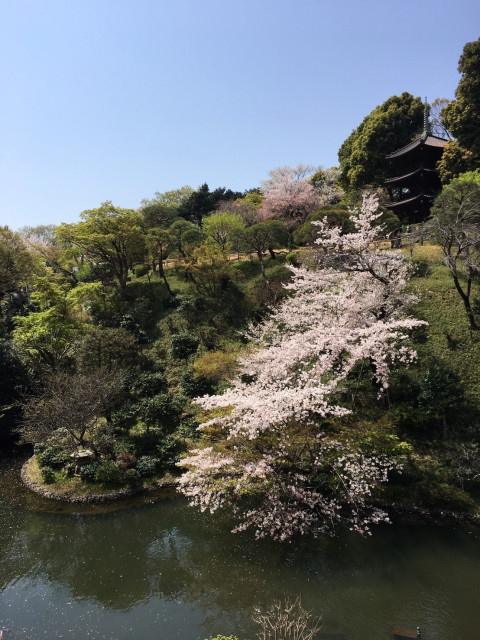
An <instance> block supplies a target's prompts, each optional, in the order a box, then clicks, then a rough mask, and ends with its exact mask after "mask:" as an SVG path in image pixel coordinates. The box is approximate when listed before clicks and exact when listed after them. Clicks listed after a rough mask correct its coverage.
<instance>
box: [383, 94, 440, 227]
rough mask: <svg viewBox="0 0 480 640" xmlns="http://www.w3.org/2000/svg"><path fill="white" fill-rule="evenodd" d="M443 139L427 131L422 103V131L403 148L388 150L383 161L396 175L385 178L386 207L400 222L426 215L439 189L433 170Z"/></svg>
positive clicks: (415, 219)
mask: <svg viewBox="0 0 480 640" xmlns="http://www.w3.org/2000/svg"><path fill="white" fill-rule="evenodd" d="M446 144H447V140H444V139H443V138H438V137H437V136H433V135H431V134H430V131H429V126H428V110H427V104H425V117H424V127H423V133H422V135H421V136H420V137H419V138H416V139H415V140H413V141H412V142H410V143H409V144H407V145H406V146H405V147H402V148H401V149H398V150H397V151H394V152H393V153H390V154H389V155H388V156H387V157H386V160H387V161H388V163H389V164H390V167H391V168H392V171H391V173H394V172H395V175H396V177H394V178H390V179H388V180H386V181H385V183H384V184H385V187H386V189H387V191H388V193H389V195H390V199H391V202H390V204H387V205H386V206H387V207H388V208H389V209H391V210H392V211H394V212H395V213H396V214H397V215H398V217H399V218H400V220H401V221H402V222H405V223H408V224H413V223H418V222H423V221H424V220H426V219H427V218H428V216H429V214H430V208H431V206H432V203H433V200H434V199H435V197H436V196H437V195H438V193H439V192H440V191H441V189H442V184H441V182H440V177H439V175H438V171H437V169H436V166H437V162H438V161H439V160H440V158H441V157H442V153H443V148H444V146H445V145H446Z"/></svg>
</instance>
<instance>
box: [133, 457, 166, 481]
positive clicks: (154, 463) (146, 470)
mask: <svg viewBox="0 0 480 640" xmlns="http://www.w3.org/2000/svg"><path fill="white" fill-rule="evenodd" d="M159 464H160V460H159V459H158V458H156V457H155V456H140V458H138V460H137V472H138V475H139V476H140V477H141V478H147V477H148V476H153V475H155V472H156V471H157V467H158V466H159Z"/></svg>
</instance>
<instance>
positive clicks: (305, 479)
mask: <svg viewBox="0 0 480 640" xmlns="http://www.w3.org/2000/svg"><path fill="white" fill-rule="evenodd" d="M376 208H377V201H376V199H375V198H373V197H371V196H369V197H366V198H365V199H364V202H363V207H362V210H361V211H357V212H355V213H353V214H352V221H353V223H354V225H355V231H354V232H352V233H347V234H343V235H342V233H341V231H340V229H338V228H333V229H332V228H329V227H328V226H327V225H326V224H325V223H320V224H319V227H318V228H319V238H318V240H317V244H318V246H319V248H320V249H321V250H322V252H321V253H320V254H319V260H320V261H321V263H322V268H319V269H316V270H306V269H295V268H292V271H293V282H292V283H291V284H290V285H288V286H287V288H289V289H290V291H291V293H292V296H291V297H290V298H288V299H286V300H285V301H284V302H283V303H282V304H281V305H280V306H279V307H278V308H276V309H275V310H273V312H272V315H271V317H270V318H269V319H268V320H267V321H265V322H264V323H263V324H262V325H260V326H258V327H251V336H252V337H253V339H254V340H255V341H256V342H257V343H258V345H259V347H260V348H258V349H257V350H256V351H254V352H252V353H251V355H250V356H247V357H246V358H245V359H244V360H243V361H242V362H241V363H240V376H239V377H238V378H237V379H236V380H234V382H233V383H232V386H231V388H230V389H228V390H227V391H226V392H225V393H224V394H223V395H219V396H205V397H203V398H200V399H199V400H198V401H199V402H200V404H201V405H202V406H203V407H204V409H205V410H206V411H207V412H211V414H210V415H211V419H210V420H207V421H206V422H205V423H204V424H203V425H202V427H201V429H202V430H203V432H204V434H205V440H206V442H205V445H206V446H205V447H204V448H198V449H196V450H194V451H192V453H191V455H190V456H189V457H187V458H186V459H185V460H183V462H182V466H186V467H188V469H189V471H188V472H187V473H186V474H185V475H184V476H183V478H182V480H181V487H182V491H183V492H184V493H185V494H186V495H187V496H189V497H190V498H191V500H192V502H193V503H194V504H196V505H198V506H200V507H201V508H202V509H210V510H211V511H215V510H216V509H218V508H220V507H223V506H226V505H230V506H233V508H234V510H235V511H236V512H237V513H238V514H240V522H239V525H238V527H237V529H236V530H237V531H238V530H242V529H245V528H247V527H249V526H251V527H253V528H254V529H255V531H256V535H257V536H259V537H263V536H272V537H274V538H279V539H285V538H289V537H291V536H293V535H294V534H297V533H301V534H302V533H307V532H312V533H314V534H315V533H319V532H322V531H328V530H330V529H331V528H332V526H335V524H337V523H339V522H342V521H343V522H346V523H348V525H349V526H350V527H351V528H354V529H356V530H358V531H366V530H368V528H369V526H370V524H372V523H375V522H378V521H379V520H382V519H385V517H386V516H385V514H384V513H383V512H382V511H381V510H379V509H377V508H375V507H372V506H371V505H369V504H368V498H369V496H370V495H371V492H372V491H373V488H374V487H375V486H376V485H377V484H378V483H379V482H383V481H385V480H386V479H387V474H388V471H389V470H390V469H392V468H393V467H394V466H395V463H394V462H393V461H392V460H391V459H388V458H387V457H385V456H381V455H376V454H375V452H372V451H371V450H368V449H367V448H363V447H362V446H361V443H360V441H359V439H358V434H355V433H352V432H350V433H349V430H348V429H343V430H342V429H336V428H335V424H336V423H339V421H341V420H342V419H343V418H345V417H346V416H347V415H349V414H350V410H349V408H348V406H347V404H346V397H345V396H344V392H345V385H346V384H347V381H348V380H349V378H350V377H351V376H353V375H354V374H355V371H356V370H357V368H358V367H359V366H360V367H362V366H363V365H362V363H363V364H364V365H365V366H366V368H367V370H369V371H370V375H371V377H372V379H373V381H374V383H375V384H376V385H377V388H378V392H379V394H380V395H382V394H383V393H384V392H385V390H386V389H387V388H388V379H389V373H390V367H391V366H392V364H393V363H394V362H398V361H400V362H403V363H408V362H409V361H410V360H411V359H412V357H414V353H413V352H412V351H411V350H410V349H409V348H408V347H407V346H406V345H405V337H406V335H407V333H408V331H409V330H410V329H412V328H414V327H416V326H418V325H419V324H421V323H420V322H418V321H415V320H412V319H408V318H405V304H407V303H410V302H411V301H412V299H411V298H409V297H408V296H406V295H405V293H404V291H403V289H404V286H405V282H406V278H407V275H408V268H407V266H406V264H405V261H404V259H403V256H402V255H401V254H398V253H391V252H387V253H381V252H379V251H377V250H374V249H372V242H373V241H374V239H375V238H376V234H377V233H378V232H379V228H378V227H374V226H373V222H374V221H375V220H376V218H378V216H379V214H377V213H375V210H376Z"/></svg>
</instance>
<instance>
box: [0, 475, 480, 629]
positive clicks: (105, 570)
mask: <svg viewBox="0 0 480 640" xmlns="http://www.w3.org/2000/svg"><path fill="white" fill-rule="evenodd" d="M3 479H5V476H3ZM8 486H9V487H10V488H11V487H12V481H11V480H9V481H8ZM5 490H6V489H5V486H4V484H2V478H0V522H1V523H2V524H1V527H0V587H1V594H0V620H2V623H1V624H0V628H1V626H2V625H3V626H4V627H7V626H8V627H10V628H15V629H16V630H17V631H18V632H19V633H24V634H25V633H27V636H26V637H28V638H29V639H32V638H48V639H49V640H51V639H52V638H56V637H63V638H87V637H92V638H112V639H113V638H115V639H116V640H120V639H121V638H122V637H125V638H131V637H135V638H141V639H142V640H150V639H152V640H153V638H155V639H158V638H160V639H163V638H165V640H167V638H168V639H171V638H181V639H182V640H198V639H199V638H200V639H203V638H206V637H208V636H209V635H216V634H217V633H220V632H221V633H226V634H227V635H228V634H230V633H236V634H237V635H238V636H239V637H240V638H243V639H244V640H246V639H247V638H253V637H255V631H254V629H253V628H252V623H251V621H250V616H251V612H252V610H253V607H254V606H255V605H258V604H260V605H268V604H269V603H271V602H272V600H274V599H275V598H281V597H283V596H284V595H290V596H292V597H296V595H301V596H302V600H303V602H304V604H305V605H306V606H307V607H308V608H312V609H314V610H315V611H316V613H318V614H322V615H323V617H324V620H325V626H324V628H323V630H322V635H321V636H320V637H323V638H324V639H325V640H326V639H327V638H334V637H336V638H345V639H347V640H364V639H365V638H367V637H368V638H369V639H370V638H372V639H375V638H378V639H379V640H380V639H381V638H387V637H389V636H391V631H392V628H393V626H394V625H399V626H410V627H411V626H416V624H421V625H422V627H423V628H424V631H425V635H426V637H428V638H438V639H439V640H450V639H453V638H465V640H467V639H468V638H475V637H476V635H477V628H478V625H479V624H480V600H479V598H480V596H479V591H478V575H479V569H480V551H479V544H478V543H479V537H478V532H471V533H469V532H468V531H452V530H450V529H446V528H445V529H438V530H432V529H430V528H429V527H422V526H411V527H386V526H384V527H382V528H380V529H378V530H377V531H376V533H375V535H374V536H373V537H372V538H368V539H362V538H359V537H357V536H354V535H343V536H341V537H339V538H335V539H331V538H326V539H322V540H317V541H314V540H312V539H308V540H307V539H305V540H301V541H299V542H298V543H297V544H291V545H278V544H274V543H272V542H269V541H261V542H255V541H253V540H252V537H251V536H250V535H247V534H242V535H236V536H233V535H231V534H230V533H229V528H230V525H229V522H228V521H227V520H224V519H221V518H211V517H207V516H205V515H201V514H198V513H197V512H195V511H193V510H191V509H189V508H188V507H187V506H186V504H185V503H184V501H183V500H181V499H179V498H177V497H172V496H171V495H168V494H167V495H164V496H163V497H161V498H159V499H158V500H157V501H156V502H155V503H153V504H152V503H151V497H150V498H148V500H147V502H146V503H145V504H143V505H140V506H137V507H136V508H130V509H128V510H126V509H117V510H115V511H112V510H111V509H112V508H113V507H112V506H109V507H106V508H102V509H103V510H104V511H109V512H106V513H69V512H68V511H69V510H71V509H72V507H68V509H67V512H66V513H64V512H61V511H52V510H51V508H50V509H49V507H48V504H49V501H39V502H38V503H37V504H36V505H35V498H32V496H31V495H29V496H26V495H24V496H22V495H21V494H22V491H23V489H22V488H21V487H18V488H17V492H16V494H15V502H12V500H11V499H7V498H6V497H5ZM2 492H3V497H2V496H1V494H2ZM24 493H25V492H24ZM10 497H12V496H10ZM54 504H55V503H54ZM38 507H40V508H41V509H43V510H41V511H38V510H36V508H38ZM55 508H56V509H58V508H61V506H60V505H56V504H55ZM73 509H74V510H77V511H78V507H75V508H73ZM130 629H131V631H129V630H130ZM427 631H428V635H427ZM132 634H133V635H132Z"/></svg>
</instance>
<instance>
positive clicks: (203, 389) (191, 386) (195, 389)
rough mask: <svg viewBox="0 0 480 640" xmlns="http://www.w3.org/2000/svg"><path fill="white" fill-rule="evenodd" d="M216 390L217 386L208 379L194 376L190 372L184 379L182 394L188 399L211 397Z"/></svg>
mask: <svg viewBox="0 0 480 640" xmlns="http://www.w3.org/2000/svg"><path fill="white" fill-rule="evenodd" d="M215 390H216V389H215V384H214V383H213V382H212V381H211V380H209V379H208V378H204V377H198V376H194V375H193V374H192V373H191V372H190V371H187V372H186V373H185V374H184V375H183V377H182V393H183V394H184V395H185V396H187V398H198V397H200V396H206V395H211V394H213V393H215Z"/></svg>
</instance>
